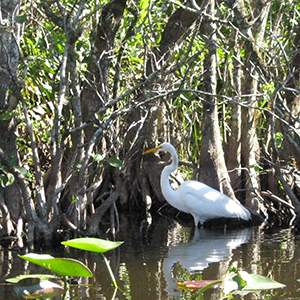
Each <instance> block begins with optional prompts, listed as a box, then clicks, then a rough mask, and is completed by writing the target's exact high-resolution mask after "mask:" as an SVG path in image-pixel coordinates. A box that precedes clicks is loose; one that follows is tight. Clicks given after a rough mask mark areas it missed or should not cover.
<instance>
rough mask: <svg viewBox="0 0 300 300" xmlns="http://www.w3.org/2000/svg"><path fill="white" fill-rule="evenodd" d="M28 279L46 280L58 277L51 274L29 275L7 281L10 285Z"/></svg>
mask: <svg viewBox="0 0 300 300" xmlns="http://www.w3.org/2000/svg"><path fill="white" fill-rule="evenodd" d="M27 278H39V279H43V280H45V279H56V278H58V277H57V276H55V275H51V274H27V275H19V276H16V277H13V278H7V279H6V281H7V282H10V283H18V282H19V281H20V280H23V279H27Z"/></svg>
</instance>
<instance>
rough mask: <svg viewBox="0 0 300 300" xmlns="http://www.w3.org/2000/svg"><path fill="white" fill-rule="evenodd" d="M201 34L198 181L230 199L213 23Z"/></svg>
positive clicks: (210, 7)
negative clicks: (203, 45)
mask: <svg viewBox="0 0 300 300" xmlns="http://www.w3.org/2000/svg"><path fill="white" fill-rule="evenodd" d="M214 10H215V1H214V0H210V1H209V2H208V8H207V14H208V15H209V16H211V17H213V16H214ZM204 31H205V33H206V34H207V35H208V38H207V44H206V48H207V50H208V52H207V54H206V56H205V61H204V68H205V75H204V85H203V86H204V89H205V92H206V95H207V96H205V100H204V101H203V119H202V141H201V150H200V174H199V180H200V181H202V182H204V183H206V184H208V185H209V186H211V187H213V188H215V189H217V190H220V191H221V192H223V193H225V194H227V195H228V196H229V197H231V198H233V199H234V198H235V196H234V193H233V190H232V188H231V185H230V180H229V175H228V172H227V168H226V165H225V159H224V153H223V149H222V143H221V133H220V127H219V119H218V106H217V104H218V103H217V99H216V97H215V95H216V94H217V92H216V85H217V83H216V80H217V78H216V55H217V49H216V24H215V23H213V22H211V20H207V21H206V22H205V25H204Z"/></svg>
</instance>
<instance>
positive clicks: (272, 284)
mask: <svg viewBox="0 0 300 300" xmlns="http://www.w3.org/2000/svg"><path fill="white" fill-rule="evenodd" d="M240 275H241V276H242V278H243V280H245V281H246V282H247V285H246V286H245V288H244V290H245V291H254V290H268V289H278V288H284V287H285V285H284V284H282V283H279V282H277V281H275V280H273V279H271V278H268V277H265V276H261V275H258V274H249V273H247V272H246V271H240Z"/></svg>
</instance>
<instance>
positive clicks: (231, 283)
mask: <svg viewBox="0 0 300 300" xmlns="http://www.w3.org/2000/svg"><path fill="white" fill-rule="evenodd" d="M204 283H205V281H204ZM219 284H222V289H223V293H224V295H225V296H226V297H228V296H229V297H231V296H230V295H232V294H233V293H235V294H247V293H249V292H254V291H261V290H269V289H278V288H284V287H285V285H284V284H282V283H279V282H277V281H275V280H272V279H270V278H267V277H264V276H261V275H257V274H249V273H248V272H246V271H239V270H238V268H237V262H234V263H233V264H232V265H231V266H230V267H229V268H228V270H227V272H226V276H225V278H224V279H223V280H215V281H213V280H209V283H208V284H206V285H205V286H204V287H203V284H202V281H189V282H180V283H178V286H179V287H180V288H181V289H184V288H188V289H190V290H198V291H197V293H196V294H195V297H196V296H200V295H202V294H203V293H204V292H205V291H206V290H208V289H209V288H211V287H213V286H215V285H219Z"/></svg>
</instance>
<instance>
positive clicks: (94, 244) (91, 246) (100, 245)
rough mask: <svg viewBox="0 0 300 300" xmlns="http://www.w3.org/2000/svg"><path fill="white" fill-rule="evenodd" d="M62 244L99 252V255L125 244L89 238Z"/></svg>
mask: <svg viewBox="0 0 300 300" xmlns="http://www.w3.org/2000/svg"><path fill="white" fill-rule="evenodd" d="M61 243H62V244H63V245H65V246H69V247H73V248H77V249H81V250H86V251H92V252H97V253H104V252H107V251H109V250H113V249H115V248H117V247H119V246H120V245H122V244H123V242H112V241H107V240H103V239H97V238H89V237H87V238H78V239H73V240H69V241H64V242H61Z"/></svg>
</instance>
